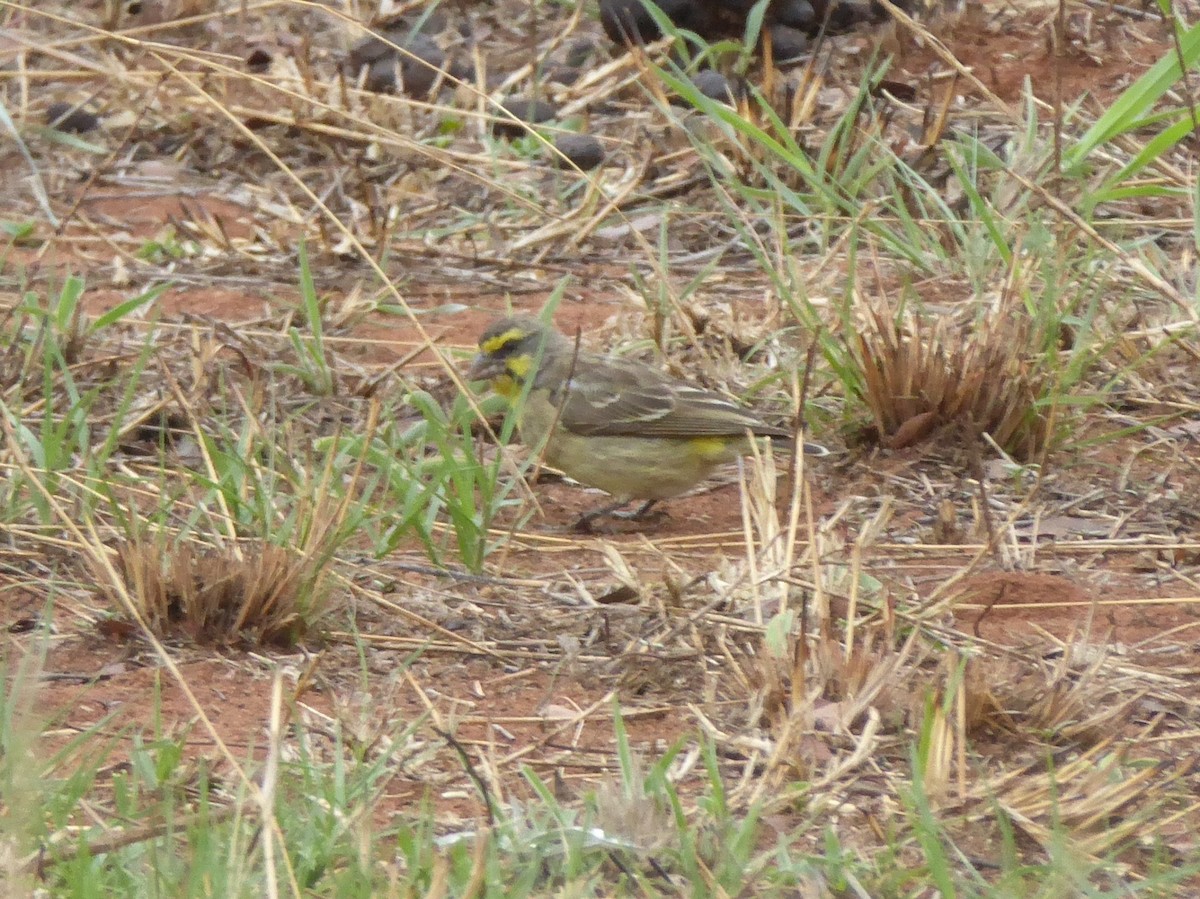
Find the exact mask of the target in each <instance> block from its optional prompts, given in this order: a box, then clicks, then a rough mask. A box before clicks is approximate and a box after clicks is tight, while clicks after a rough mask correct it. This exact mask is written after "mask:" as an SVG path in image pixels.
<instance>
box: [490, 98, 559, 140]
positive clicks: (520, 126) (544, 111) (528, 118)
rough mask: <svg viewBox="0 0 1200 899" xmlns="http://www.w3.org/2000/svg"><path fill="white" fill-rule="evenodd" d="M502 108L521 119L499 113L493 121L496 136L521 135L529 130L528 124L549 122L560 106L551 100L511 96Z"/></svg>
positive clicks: (493, 131)
mask: <svg viewBox="0 0 1200 899" xmlns="http://www.w3.org/2000/svg"><path fill="white" fill-rule="evenodd" d="M502 108H503V109H505V110H507V111H508V112H509V114H511V115H513V116H515V117H516V118H517V119H518V120H519V121H517V122H514V121H513V120H512V119H510V118H509V117H508V116H505V115H502V114H500V115H498V116H497V118H496V120H495V121H494V122H492V134H494V135H495V136H496V137H509V138H512V137H520V136H521V135H523V134H525V133H526V132H527V131H528V130H529V128H528V127H527V126H528V125H536V124H538V123H539V122H548V121H550V120H551V119H552V118H554V117H555V116H556V115H558V108H557V107H556V106H555V105H554V104H553V103H551V102H550V101H549V100H529V99H526V98H524V97H510V98H509V99H507V100H505V101H504V104H503V106H502Z"/></svg>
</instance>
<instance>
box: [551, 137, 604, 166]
mask: <svg viewBox="0 0 1200 899" xmlns="http://www.w3.org/2000/svg"><path fill="white" fill-rule="evenodd" d="M554 149H556V150H558V153H561V154H562V156H559V155H558V153H553V154H551V156H552V158H553V162H554V164H555V165H556V166H558V167H559V168H560V169H565V168H570V166H569V165H567V161H568V160H569V161H571V162H573V163H575V165H576V166H577V167H579V168H581V169H583V170H584V171H587V170H588V169H594V168H596V166H598V165H600V164H601V163H602V162H604V145H603V144H601V143H600V141H598V140H597V139H596V138H594V137H592V135H590V134H561V135H559V136H558V138H556V139H555V141H554ZM564 156H565V157H566V159H564V158H563V157H564Z"/></svg>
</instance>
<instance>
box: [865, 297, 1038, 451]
mask: <svg viewBox="0 0 1200 899" xmlns="http://www.w3.org/2000/svg"><path fill="white" fill-rule="evenodd" d="M865 318H866V322H865V325H864V327H863V329H862V331H861V333H859V334H857V335H856V336H855V338H854V339H855V341H856V345H855V346H854V348H853V349H854V352H855V355H856V356H857V359H858V361H859V364H860V365H861V371H862V375H863V400H864V402H865V403H866V405H867V408H868V409H869V410H870V412H871V416H872V418H873V419H874V423H875V428H876V431H877V432H878V435H879V439H880V442H881V443H883V445H884V446H887V447H890V448H892V449H901V448H903V447H906V446H912V445H914V444H916V443H919V442H921V441H922V440H924V439H926V438H928V437H929V436H930V435H931V434H933V433H934V432H936V431H938V430H939V429H942V428H945V426H947V425H949V426H951V428H952V431H953V432H954V433H957V434H960V435H964V436H966V437H967V438H968V439H970V438H972V437H973V436H974V435H976V434H988V435H990V436H991V438H992V439H993V440H994V441H995V443H996V445H998V446H1000V447H1002V448H1003V449H1004V450H1006V451H1007V452H1009V453H1011V454H1012V455H1013V456H1014V457H1015V458H1017V459H1019V460H1022V461H1029V460H1033V459H1036V458H1037V457H1038V454H1039V453H1041V451H1042V450H1043V449H1044V448H1045V446H1046V442H1047V440H1048V439H1049V436H1050V434H1049V428H1050V416H1049V415H1048V414H1047V412H1046V411H1045V410H1044V405H1043V401H1044V400H1045V399H1046V398H1047V396H1048V390H1049V388H1050V387H1051V386H1052V382H1051V379H1050V377H1049V375H1048V374H1047V372H1046V371H1045V364H1044V361H1043V359H1042V358H1041V357H1040V355H1039V354H1038V351H1037V347H1039V346H1041V345H1042V340H1041V339H1040V337H1041V335H1038V334H1035V333H1034V327H1033V326H1032V325H1031V324H1030V323H1029V321H1028V319H1027V318H1025V317H1023V316H1019V314H1018V313H1016V312H1014V311H1012V310H1007V309H1006V310H1003V311H1001V312H999V313H995V314H991V315H987V316H985V317H984V318H983V319H982V320H980V321H976V322H973V323H971V324H966V325H964V324H960V323H958V322H955V321H952V320H948V319H946V318H938V319H936V320H934V321H932V322H930V321H928V320H927V319H926V318H925V317H923V316H919V315H916V314H911V315H907V316H900V315H898V314H897V313H895V312H894V311H893V310H891V309H890V308H888V307H887V306H886V305H882V304H881V305H879V306H877V307H876V308H873V309H872V310H871V311H870V312H869V313H867V315H866V316H865Z"/></svg>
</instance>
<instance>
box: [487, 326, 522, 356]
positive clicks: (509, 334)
mask: <svg viewBox="0 0 1200 899" xmlns="http://www.w3.org/2000/svg"><path fill="white" fill-rule="evenodd" d="M525 336H527V335H526V333H525V332H524V331H522V330H520V329H519V328H509V329H508V330H507V331H505V332H504V333H503V334H497V335H496V336H495V337H489V338H488V339H487V340H485V341H484V342H483V343H481V344H479V350H480V352H482V353H483V355H485V356H490V355H492V354H493V353H498V352H499V351H500V350H502V349H503V348H504V347H505V345H506V344H509V343H512V342H513V341H514V340H520V339H521V338H522V337H525Z"/></svg>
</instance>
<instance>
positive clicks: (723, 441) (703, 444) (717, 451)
mask: <svg viewBox="0 0 1200 899" xmlns="http://www.w3.org/2000/svg"><path fill="white" fill-rule="evenodd" d="M729 442H730V441H729V438H728V437H693V438H692V439H691V440H689V441H688V449H689V450H691V451H692V452H693V453H695V454H696V455H697V456H699V457H700V458H701V459H720V458H723V457H724V455H725V451H726V450H727V449H728V448H729Z"/></svg>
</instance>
